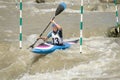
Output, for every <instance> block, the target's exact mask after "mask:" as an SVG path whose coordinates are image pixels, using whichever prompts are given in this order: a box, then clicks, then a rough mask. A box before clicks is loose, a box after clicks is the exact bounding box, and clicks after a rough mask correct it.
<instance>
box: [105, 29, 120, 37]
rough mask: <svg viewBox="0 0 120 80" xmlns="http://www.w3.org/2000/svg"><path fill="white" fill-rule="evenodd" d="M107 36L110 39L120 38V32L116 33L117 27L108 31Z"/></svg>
mask: <svg viewBox="0 0 120 80" xmlns="http://www.w3.org/2000/svg"><path fill="white" fill-rule="evenodd" d="M119 29H120V27H119ZM107 36H108V37H120V32H119V33H118V32H117V31H116V28H115V27H111V28H109V29H108V31H107Z"/></svg>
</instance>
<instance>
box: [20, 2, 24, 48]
mask: <svg viewBox="0 0 120 80" xmlns="http://www.w3.org/2000/svg"><path fill="white" fill-rule="evenodd" d="M22 6H23V5H22V0H20V19H19V20H20V22H19V24H20V25H19V26H20V34H19V40H20V42H19V47H20V49H22Z"/></svg>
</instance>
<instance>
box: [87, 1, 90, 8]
mask: <svg viewBox="0 0 120 80" xmlns="http://www.w3.org/2000/svg"><path fill="white" fill-rule="evenodd" d="M87 2H88V8H90V0H87Z"/></svg>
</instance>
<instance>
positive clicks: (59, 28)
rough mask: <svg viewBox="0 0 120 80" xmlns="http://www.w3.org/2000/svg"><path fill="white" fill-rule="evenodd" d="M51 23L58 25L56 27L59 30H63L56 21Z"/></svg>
mask: <svg viewBox="0 0 120 80" xmlns="http://www.w3.org/2000/svg"><path fill="white" fill-rule="evenodd" d="M51 22H52V23H54V24H55V25H56V27H57V28H58V30H62V27H61V26H60V25H58V24H57V23H56V22H55V21H54V20H52V21H51Z"/></svg>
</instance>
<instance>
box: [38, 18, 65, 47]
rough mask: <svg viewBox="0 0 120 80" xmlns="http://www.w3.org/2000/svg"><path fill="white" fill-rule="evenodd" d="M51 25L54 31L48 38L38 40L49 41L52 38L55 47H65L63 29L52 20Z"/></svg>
mask: <svg viewBox="0 0 120 80" xmlns="http://www.w3.org/2000/svg"><path fill="white" fill-rule="evenodd" d="M51 23H52V31H50V32H49V33H48V35H47V37H38V39H42V40H44V41H47V40H48V39H49V38H50V37H52V43H53V45H63V34H62V27H61V26H60V25H58V24H57V23H56V22H55V21H54V20H52V21H51Z"/></svg>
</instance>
